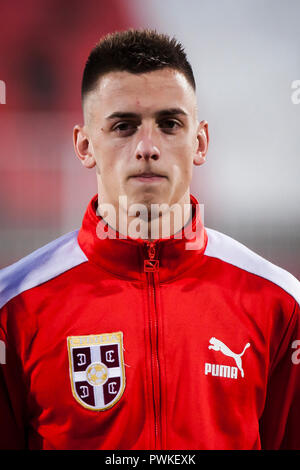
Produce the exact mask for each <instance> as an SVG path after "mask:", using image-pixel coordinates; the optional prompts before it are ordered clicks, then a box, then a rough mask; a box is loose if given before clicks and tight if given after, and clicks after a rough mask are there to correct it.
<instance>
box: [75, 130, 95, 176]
mask: <svg viewBox="0 0 300 470" xmlns="http://www.w3.org/2000/svg"><path fill="white" fill-rule="evenodd" d="M73 145H74V150H75V153H76V155H77V157H78V158H79V160H80V161H81V163H82V165H83V166H84V167H85V168H93V167H94V166H95V165H96V160H95V158H94V153H93V146H92V143H91V140H90V138H89V135H88V133H87V131H86V129H85V127H80V126H79V125H76V126H75V127H74V129H73Z"/></svg>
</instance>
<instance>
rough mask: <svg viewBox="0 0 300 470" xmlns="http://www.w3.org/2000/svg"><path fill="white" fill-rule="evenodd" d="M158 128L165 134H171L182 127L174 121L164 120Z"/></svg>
mask: <svg viewBox="0 0 300 470" xmlns="http://www.w3.org/2000/svg"><path fill="white" fill-rule="evenodd" d="M159 127H160V128H161V129H162V130H163V131H164V132H166V133H167V134H172V133H174V132H175V131H176V130H177V129H178V128H180V127H182V126H181V123H180V122H179V121H177V120H176V119H164V120H163V121H161V122H160V123H159Z"/></svg>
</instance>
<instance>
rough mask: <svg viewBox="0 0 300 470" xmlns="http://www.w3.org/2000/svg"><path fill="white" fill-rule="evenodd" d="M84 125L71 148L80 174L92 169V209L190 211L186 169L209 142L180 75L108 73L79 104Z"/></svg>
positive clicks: (189, 172)
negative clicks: (177, 206) (123, 201)
mask: <svg viewBox="0 0 300 470" xmlns="http://www.w3.org/2000/svg"><path fill="white" fill-rule="evenodd" d="M84 117H85V125H84V127H83V128H79V126H76V127H77V137H76V135H75V134H76V128H75V134H74V135H75V147H76V141H77V148H78V149H80V152H81V156H80V158H81V160H82V162H83V164H84V165H85V166H87V167H89V168H91V167H93V166H96V171H97V179H98V193H99V202H101V203H110V204H113V205H114V206H115V207H117V204H118V202H119V196H127V204H128V207H130V205H131V204H134V203H142V204H145V205H146V206H147V207H149V206H150V204H162V203H166V204H168V205H169V206H171V205H172V204H174V203H189V185H190V181H191V178H192V166H193V163H194V164H201V163H203V154H204V153H205V151H206V149H205V148H204V147H205V143H204V140H205V139H206V138H207V140H208V135H207V124H206V123H204V124H203V123H200V125H199V123H198V121H197V110H196V97H195V93H194V90H193V89H192V87H191V86H190V84H189V83H188V81H187V80H186V78H185V77H184V75H183V74H181V73H180V72H178V71H175V70H172V69H169V68H165V69H162V70H158V71H154V72H149V73H144V74H139V75H135V74H131V73H128V72H120V71H116V72H111V73H108V74H107V75H105V76H103V77H102V78H100V79H99V82H98V85H97V88H96V89H95V90H94V91H92V92H90V93H89V95H88V96H87V97H86V100H85V103H84ZM201 151H202V154H201V153H200V152H201ZM78 153H79V152H78V150H77V154H78Z"/></svg>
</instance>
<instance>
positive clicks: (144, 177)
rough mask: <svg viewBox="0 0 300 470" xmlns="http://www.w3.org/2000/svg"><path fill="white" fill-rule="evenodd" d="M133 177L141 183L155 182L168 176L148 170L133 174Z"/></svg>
mask: <svg viewBox="0 0 300 470" xmlns="http://www.w3.org/2000/svg"><path fill="white" fill-rule="evenodd" d="M131 178H133V179H134V180H135V181H138V182H141V183H155V182H159V181H162V180H163V179H165V178H166V176H164V175H160V174H158V173H153V172H148V171H147V172H144V173H138V174H136V175H132V176H131Z"/></svg>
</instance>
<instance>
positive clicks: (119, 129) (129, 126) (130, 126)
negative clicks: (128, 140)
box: [112, 121, 137, 137]
mask: <svg viewBox="0 0 300 470" xmlns="http://www.w3.org/2000/svg"><path fill="white" fill-rule="evenodd" d="M136 129H137V125H136V123H134V122H131V121H121V122H118V123H117V124H115V125H114V126H113V127H112V131H114V132H116V133H117V134H119V135H120V136H125V137H127V136H129V135H132V134H133V133H134V132H135V131H136Z"/></svg>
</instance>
